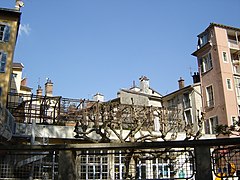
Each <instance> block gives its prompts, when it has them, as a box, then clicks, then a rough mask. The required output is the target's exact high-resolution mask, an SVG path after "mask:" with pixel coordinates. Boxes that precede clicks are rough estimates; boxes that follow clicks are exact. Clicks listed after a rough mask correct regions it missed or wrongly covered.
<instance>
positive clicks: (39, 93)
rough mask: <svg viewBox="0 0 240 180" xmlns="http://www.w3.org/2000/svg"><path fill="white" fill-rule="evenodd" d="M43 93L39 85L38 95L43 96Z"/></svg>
mask: <svg viewBox="0 0 240 180" xmlns="http://www.w3.org/2000/svg"><path fill="white" fill-rule="evenodd" d="M42 93H43V90H42V88H41V86H40V85H38V88H37V96H42Z"/></svg>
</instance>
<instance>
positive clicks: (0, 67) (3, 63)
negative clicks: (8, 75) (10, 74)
mask: <svg viewBox="0 0 240 180" xmlns="http://www.w3.org/2000/svg"><path fill="white" fill-rule="evenodd" d="M1 54H2V59H1V64H0V72H5V68H6V61H7V54H6V53H4V52H2V53H1Z"/></svg>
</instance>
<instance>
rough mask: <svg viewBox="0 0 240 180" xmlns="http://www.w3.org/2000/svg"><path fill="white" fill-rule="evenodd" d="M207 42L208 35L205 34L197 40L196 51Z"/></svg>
mask: <svg viewBox="0 0 240 180" xmlns="http://www.w3.org/2000/svg"><path fill="white" fill-rule="evenodd" d="M208 41H209V34H208V33H206V34H204V35H203V36H201V37H199V38H198V49H199V48H201V47H203V46H204V45H205V44H207V42H208Z"/></svg>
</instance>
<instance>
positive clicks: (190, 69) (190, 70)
mask: <svg viewBox="0 0 240 180" xmlns="http://www.w3.org/2000/svg"><path fill="white" fill-rule="evenodd" d="M189 72H190V76H192V75H193V73H192V67H191V66H190V67H189Z"/></svg>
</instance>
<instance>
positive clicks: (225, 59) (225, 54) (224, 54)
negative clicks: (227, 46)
mask: <svg viewBox="0 0 240 180" xmlns="http://www.w3.org/2000/svg"><path fill="white" fill-rule="evenodd" d="M222 55H223V62H228V58H227V52H223V53H222Z"/></svg>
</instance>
